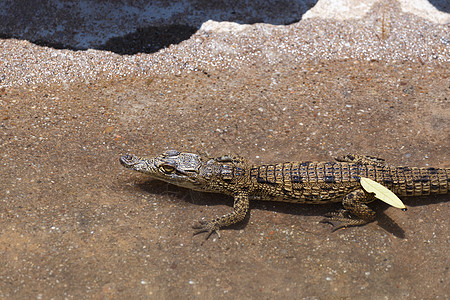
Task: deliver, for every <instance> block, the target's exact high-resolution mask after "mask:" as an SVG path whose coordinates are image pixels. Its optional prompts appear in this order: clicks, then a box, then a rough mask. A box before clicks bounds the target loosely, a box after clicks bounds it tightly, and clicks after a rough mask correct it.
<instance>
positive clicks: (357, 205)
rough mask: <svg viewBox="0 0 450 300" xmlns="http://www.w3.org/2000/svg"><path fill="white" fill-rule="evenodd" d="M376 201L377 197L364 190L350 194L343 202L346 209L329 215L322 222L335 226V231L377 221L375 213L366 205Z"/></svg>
mask: <svg viewBox="0 0 450 300" xmlns="http://www.w3.org/2000/svg"><path fill="white" fill-rule="evenodd" d="M374 200H375V197H374V196H373V194H369V193H367V192H365V191H364V190H363V189H358V190H356V191H353V192H350V193H348V194H347V195H345V197H344V199H343V200H342V206H344V209H341V210H340V211H338V212H332V213H328V214H327V215H325V218H324V219H323V220H322V221H321V222H322V223H330V224H331V225H333V231H336V230H338V229H340V228H344V227H349V226H360V225H364V224H367V223H369V222H372V221H373V220H374V219H375V212H374V211H373V210H372V209H370V208H369V207H368V206H367V205H366V203H369V202H372V201H374Z"/></svg>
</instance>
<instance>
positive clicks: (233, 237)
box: [0, 1, 450, 299]
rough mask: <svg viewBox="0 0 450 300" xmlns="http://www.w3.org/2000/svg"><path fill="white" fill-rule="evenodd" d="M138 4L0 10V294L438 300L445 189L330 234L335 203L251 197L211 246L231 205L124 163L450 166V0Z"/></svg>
mask: <svg viewBox="0 0 450 300" xmlns="http://www.w3.org/2000/svg"><path fill="white" fill-rule="evenodd" d="M89 3H91V5H92V6H89V5H88V4H89ZM92 3H94V4H92ZM143 3H144V1H127V2H124V1H120V2H119V1H109V2H106V1H98V2H87V1H85V2H79V3H78V2H75V1H60V2H58V1H47V2H45V4H42V6H39V5H38V4H36V2H34V1H17V2H13V1H3V2H2V4H0V5H1V8H2V9H1V10H0V11H1V12H2V14H3V15H2V18H1V20H0V25H1V26H0V28H1V32H0V33H1V35H2V37H3V39H1V40H0V45H1V46H0V166H1V179H2V180H1V181H0V208H1V210H0V216H1V219H0V222H1V223H0V249H1V252H0V262H1V264H2V268H0V297H1V298H4V299H80V298H98V299H104V298H112V299H211V298H223V299H243V298H245V299H252V298H253V299H279V298H284V299H447V298H449V284H448V282H449V263H450V261H449V257H450V255H449V249H450V248H449V244H448V242H449V240H450V234H449V229H448V228H449V225H450V224H449V218H448V212H449V202H448V199H449V197H448V195H444V196H439V197H419V198H412V199H406V200H405V204H406V205H407V206H408V211H407V212H402V211H399V210H396V209H394V208H390V207H387V206H386V205H384V204H383V203H373V205H372V207H373V208H374V209H375V210H376V211H377V221H376V222H374V223H371V224H368V225H367V226H364V227H360V228H349V229H345V230H340V231H338V232H335V233H331V232H330V227H329V225H327V224H320V223H318V222H319V221H320V220H321V218H322V217H321V216H322V215H323V214H325V213H327V212H329V211H333V210H336V209H338V208H339V207H340V206H339V205H324V206H306V205H303V206H302V205H289V204H283V203H272V202H255V203H252V206H251V208H252V210H251V213H250V215H249V217H248V218H247V220H246V221H245V222H243V224H240V225H239V226H235V227H233V228H230V229H227V230H223V231H222V232H221V235H222V238H221V239H218V238H217V237H213V238H211V239H210V240H208V241H206V242H204V240H203V236H201V235H200V236H195V237H193V236H192V232H193V231H192V229H191V228H190V227H191V225H193V224H194V223H195V222H196V221H197V220H199V219H202V218H206V219H209V218H213V217H215V216H218V215H222V214H224V213H227V212H229V211H230V209H231V201H230V199H229V198H227V197H225V196H221V195H214V194H203V193H195V192H191V191H188V190H184V189H180V188H177V187H174V186H170V185H167V184H165V183H161V182H156V181H149V180H148V179H147V178H146V177H145V176H143V175H140V174H134V173H133V172H131V171H129V170H126V169H124V168H123V167H121V166H120V164H119V163H118V158H119V156H120V155H122V154H124V153H127V152H133V153H138V154H144V155H145V154H149V155H152V154H155V153H160V152H161V151H164V150H166V149H169V148H176V149H180V150H187V151H199V152H203V153H208V154H210V155H220V154H223V153H229V152H234V153H238V154H240V155H243V156H246V157H248V158H249V159H250V160H252V161H253V162H255V163H262V162H276V161H287V160H311V159H318V160H323V159H331V158H332V157H334V156H337V155H342V154H346V153H354V152H358V153H365V154H370V155H376V156H380V157H384V158H386V159H387V161H388V162H389V163H391V164H395V165H409V166H436V167H437V166H441V167H449V166H450V160H449V157H450V145H449V142H448V141H449V136H450V127H449V125H448V124H450V122H449V120H450V104H449V75H450V74H449V71H448V70H449V69H450V68H449V59H450V55H449V47H450V43H449V41H450V36H449V30H448V29H449V28H448V21H447V23H445V21H442V20H445V18H448V5H447V6H446V4H445V2H439V1H433V2H430V3H428V2H414V3H417V5H422V6H423V8H424V9H423V10H422V9H421V10H418V9H409V10H408V9H407V8H405V7H406V6H407V5H405V2H396V1H367V2H364V3H362V2H358V3H359V5H354V3H355V2H339V4H342V5H344V4H345V5H347V6H346V7H347V8H346V7H345V6H340V9H339V7H337V8H336V7H328V9H327V6H326V5H324V4H326V3H327V2H322V1H319V2H317V3H315V2H301V1H297V2H291V1H285V2H280V1H277V2H274V3H272V2H264V3H263V2H257V1H255V2H245V5H244V4H240V3H242V2H239V3H237V2H236V3H231V2H230V4H227V5H225V4H224V3H222V4H220V3H218V4H217V6H216V5H214V6H213V5H212V4H211V3H209V2H202V1H191V2H189V1H184V2H177V3H179V4H177V5H171V4H166V3H165V2H163V1H160V2H152V3H154V4H153V6H152V9H151V10H150V9H147V10H146V9H144V6H143ZM410 3H412V2H410ZM417 5H416V6H415V7H416V8H417V7H418V6H417ZM157 7H159V8H158V9H155V8H157ZM348 7H350V8H352V9H348ZM410 7H412V4H411V6H410ZM310 8H311V9H310ZM149 11H153V12H155V11H156V12H157V14H150V13H149ZM111 12H114V13H111ZM342 12H345V15H347V12H348V15H349V16H351V18H350V19H349V18H344V19H340V18H338V17H337V15H339V14H341V15H342ZM423 13H425V15H424V14H423ZM151 16H153V19H152V18H151ZM314 16H315V17H314ZM318 16H321V17H318ZM330 16H333V17H331V18H330ZM442 16H444V17H442ZM307 17H308V18H307ZM210 19H212V20H210ZM14 20H16V21H14ZM179 20H184V21H183V22H181V21H179ZM208 20H210V21H208ZM138 27H140V29H139V28H138ZM46 45H47V46H46ZM87 48H89V50H80V49H87ZM76 49H78V50H76ZM102 49H103V50H102Z"/></svg>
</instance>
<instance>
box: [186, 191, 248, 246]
mask: <svg viewBox="0 0 450 300" xmlns="http://www.w3.org/2000/svg"><path fill="white" fill-rule="evenodd" d="M248 207H249V198H248V192H245V191H239V192H237V193H236V194H235V195H234V204H233V211H232V212H231V213H229V214H226V215H223V216H222V217H219V218H216V219H214V220H212V221H209V222H205V221H200V222H199V224H198V225H195V226H193V228H194V229H198V230H197V231H196V232H195V233H194V235H196V234H199V233H202V232H207V235H206V239H208V238H209V237H210V236H211V234H213V232H216V233H217V235H218V236H219V237H220V234H219V229H220V228H222V227H226V226H230V225H233V224H236V223H238V222H240V221H242V220H243V219H244V218H245V215H246V214H247V211H248Z"/></svg>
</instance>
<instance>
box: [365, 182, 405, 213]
mask: <svg viewBox="0 0 450 300" xmlns="http://www.w3.org/2000/svg"><path fill="white" fill-rule="evenodd" d="M361 186H362V187H363V189H364V190H365V191H366V192H368V193H375V198H377V199H380V200H381V201H384V202H386V203H387V204H389V205H392V206H393V207H397V208H401V209H405V208H406V207H405V205H404V204H403V202H402V200H400V198H398V197H397V195H396V194H394V193H393V192H391V191H390V190H389V189H388V188H387V187H385V186H383V185H381V184H379V183H378V182H376V181H373V180H372V179H369V178H365V177H361Z"/></svg>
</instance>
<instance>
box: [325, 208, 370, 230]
mask: <svg viewBox="0 0 450 300" xmlns="http://www.w3.org/2000/svg"><path fill="white" fill-rule="evenodd" d="M320 223H328V224H331V225H332V226H333V229H332V230H331V231H332V232H335V231H336V230H338V229H341V228H345V227H350V226H360V225H364V224H367V223H368V222H367V221H365V220H362V219H356V218H352V216H351V214H350V213H349V212H348V210H346V209H341V210H339V211H337V212H330V213H327V214H326V215H325V218H323V219H322V220H321V221H320Z"/></svg>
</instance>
